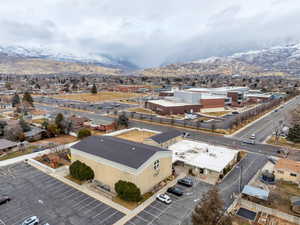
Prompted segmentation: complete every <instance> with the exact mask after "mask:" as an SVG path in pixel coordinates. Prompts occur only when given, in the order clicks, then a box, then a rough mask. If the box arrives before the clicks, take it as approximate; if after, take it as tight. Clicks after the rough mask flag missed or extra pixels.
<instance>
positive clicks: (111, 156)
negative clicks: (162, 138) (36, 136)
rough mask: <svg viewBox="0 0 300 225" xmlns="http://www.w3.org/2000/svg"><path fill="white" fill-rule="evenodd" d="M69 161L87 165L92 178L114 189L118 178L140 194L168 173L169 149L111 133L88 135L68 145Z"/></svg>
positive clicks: (170, 155) (170, 162)
mask: <svg viewBox="0 0 300 225" xmlns="http://www.w3.org/2000/svg"><path fill="white" fill-rule="evenodd" d="M71 155H72V161H76V160H79V161H81V162H84V163H85V164H87V165H88V166H90V167H91V168H92V169H93V170H94V173H95V180H97V181H99V182H101V183H102V184H104V185H107V186H108V187H109V188H110V191H111V192H115V190H114V185H115V183H117V182H118V181H119V180H125V181H130V182H132V183H134V184H136V185H137V186H138V187H139V188H140V190H141V193H142V194H144V193H146V192H149V191H151V190H152V189H153V187H154V186H155V185H157V184H158V183H160V182H161V181H162V180H164V179H165V178H167V177H168V176H170V175H171V174H172V152H171V151H169V150H166V149H163V148H159V147H156V146H150V145H146V144H142V143H136V142H132V141H128V140H124V139H120V138H116V137H112V136H90V137H87V138H85V139H83V140H82V141H80V142H78V143H77V144H75V145H73V146H72V147H71Z"/></svg>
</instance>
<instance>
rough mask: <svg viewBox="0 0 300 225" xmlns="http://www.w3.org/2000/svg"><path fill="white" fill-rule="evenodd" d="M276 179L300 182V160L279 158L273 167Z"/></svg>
mask: <svg viewBox="0 0 300 225" xmlns="http://www.w3.org/2000/svg"><path fill="white" fill-rule="evenodd" d="M274 175H275V179H276V180H284V181H289V182H293V183H296V184H300V162H297V161H294V160H290V159H279V160H278V161H277V163H276V165H275V167H274Z"/></svg>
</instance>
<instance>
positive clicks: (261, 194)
mask: <svg viewBox="0 0 300 225" xmlns="http://www.w3.org/2000/svg"><path fill="white" fill-rule="evenodd" d="M269 193H270V192H269V191H266V190H264V189H261V188H257V187H254V186H250V185H246V186H245V187H244V189H243V191H242V194H244V195H247V196H250V197H255V198H258V199H261V200H265V201H267V200H268V198H269Z"/></svg>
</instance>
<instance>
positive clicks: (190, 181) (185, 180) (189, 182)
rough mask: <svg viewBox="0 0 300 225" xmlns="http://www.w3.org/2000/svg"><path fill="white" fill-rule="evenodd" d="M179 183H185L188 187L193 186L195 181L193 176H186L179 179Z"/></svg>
mask: <svg viewBox="0 0 300 225" xmlns="http://www.w3.org/2000/svg"><path fill="white" fill-rule="evenodd" d="M177 183H178V184H181V185H184V186H187V187H192V186H193V184H194V182H193V180H192V179H191V178H188V177H185V178H182V179H179V180H178V181H177Z"/></svg>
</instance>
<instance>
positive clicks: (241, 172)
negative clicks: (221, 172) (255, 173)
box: [240, 164, 243, 193]
mask: <svg viewBox="0 0 300 225" xmlns="http://www.w3.org/2000/svg"><path fill="white" fill-rule="evenodd" d="M242 176H243V165H242V164H241V165H240V193H241V192H242V182H243V180H242Z"/></svg>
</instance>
